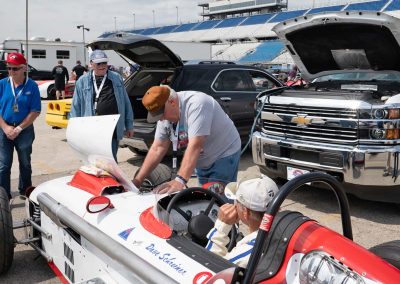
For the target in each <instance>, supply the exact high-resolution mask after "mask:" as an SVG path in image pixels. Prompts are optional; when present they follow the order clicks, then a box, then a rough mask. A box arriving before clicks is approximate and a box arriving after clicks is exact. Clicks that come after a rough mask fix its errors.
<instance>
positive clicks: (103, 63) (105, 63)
mask: <svg viewBox="0 0 400 284" xmlns="http://www.w3.org/2000/svg"><path fill="white" fill-rule="evenodd" d="M96 65H97V66H101V65H107V62H100V63H96Z"/></svg>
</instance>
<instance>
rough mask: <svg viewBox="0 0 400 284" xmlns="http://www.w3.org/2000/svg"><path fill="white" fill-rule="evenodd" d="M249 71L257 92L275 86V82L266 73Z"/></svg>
mask: <svg viewBox="0 0 400 284" xmlns="http://www.w3.org/2000/svg"><path fill="white" fill-rule="evenodd" d="M249 73H250V76H251V78H252V79H253V82H254V84H255V85H256V88H257V91H258V92H261V91H264V90H269V89H272V88H275V87H276V83H275V82H274V81H273V80H272V79H271V78H270V77H269V76H268V75H267V74H265V73H263V72H260V71H255V70H251V71H250V72H249Z"/></svg>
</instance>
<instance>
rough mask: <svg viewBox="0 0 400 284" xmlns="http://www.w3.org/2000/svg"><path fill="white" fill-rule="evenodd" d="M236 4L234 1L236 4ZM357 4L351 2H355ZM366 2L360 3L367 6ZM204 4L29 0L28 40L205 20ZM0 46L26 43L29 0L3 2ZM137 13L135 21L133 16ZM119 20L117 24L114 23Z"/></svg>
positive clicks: (308, 2)
mask: <svg viewBox="0 0 400 284" xmlns="http://www.w3.org/2000/svg"><path fill="white" fill-rule="evenodd" d="M202 1H203V0H202ZM232 1H233V0H232ZM355 1H356V0H347V2H355ZM363 1H365V0H358V1H357V2H363ZM198 2H200V0H29V8H28V12H29V13H28V14H29V16H28V19H29V20H28V25H29V28H28V36H29V38H31V37H46V38H49V39H54V38H61V40H65V41H68V40H75V41H81V40H82V30H81V29H80V30H78V29H77V28H76V26H77V25H82V24H84V25H85V27H88V28H90V31H89V32H86V33H85V37H86V41H90V40H93V39H95V38H96V37H98V36H99V35H100V34H102V33H103V32H104V31H111V30H114V27H115V23H116V26H117V29H125V28H133V22H134V18H135V25H136V28H141V27H150V26H153V12H152V11H153V10H154V15H155V17H154V18H155V25H156V26H162V25H172V24H176V16H177V9H176V7H178V18H179V22H182V23H187V22H195V21H198V20H201V17H200V16H199V13H200V12H201V8H200V7H198V6H197V3H198ZM338 2H342V3H343V2H346V1H344V0H288V3H289V4H288V6H289V9H296V8H304V7H306V6H309V7H311V6H312V5H315V6H320V5H322V4H325V5H326V4H328V3H329V4H335V3H338ZM0 3H1V9H0V43H1V42H3V40H4V39H6V38H14V39H25V25H26V21H25V19H26V18H25V4H26V0H0ZM133 13H135V17H134V16H133ZM114 17H116V20H115V19H114Z"/></svg>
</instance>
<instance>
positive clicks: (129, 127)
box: [119, 76, 134, 138]
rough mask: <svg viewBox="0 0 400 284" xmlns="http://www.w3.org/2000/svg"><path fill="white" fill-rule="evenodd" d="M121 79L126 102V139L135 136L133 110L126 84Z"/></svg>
mask: <svg viewBox="0 0 400 284" xmlns="http://www.w3.org/2000/svg"><path fill="white" fill-rule="evenodd" d="M119 77H120V80H121V84H122V90H123V94H122V95H123V98H122V99H123V100H124V107H125V130H126V131H125V135H126V137H128V138H129V137H132V136H133V116H134V113H133V109H132V105H131V101H130V100H129V96H128V93H127V92H126V89H125V87H124V82H123V80H122V77H121V76H119Z"/></svg>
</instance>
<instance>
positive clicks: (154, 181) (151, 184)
mask: <svg viewBox="0 0 400 284" xmlns="http://www.w3.org/2000/svg"><path fill="white" fill-rule="evenodd" d="M139 170H140V169H138V170H137V172H136V173H135V176H136V175H137V174H138V173H139ZM171 179H172V171H171V168H170V167H168V166H167V165H164V164H159V165H158V166H157V167H156V168H155V169H154V171H153V172H152V173H151V174H150V175H149V176H148V177H146V178H145V179H144V181H143V183H142V185H141V187H140V188H139V189H140V191H143V192H147V191H152V190H153V189H154V188H155V187H156V186H158V185H160V184H162V183H164V182H167V181H170V180H171Z"/></svg>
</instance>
